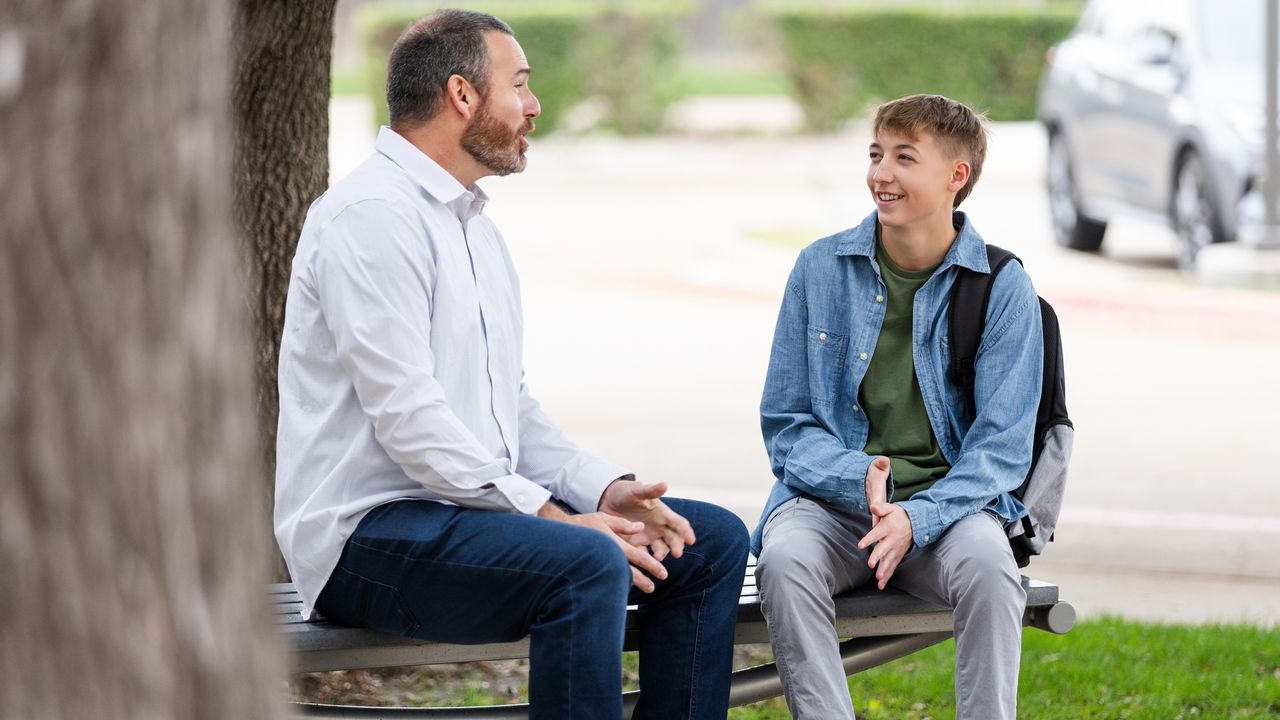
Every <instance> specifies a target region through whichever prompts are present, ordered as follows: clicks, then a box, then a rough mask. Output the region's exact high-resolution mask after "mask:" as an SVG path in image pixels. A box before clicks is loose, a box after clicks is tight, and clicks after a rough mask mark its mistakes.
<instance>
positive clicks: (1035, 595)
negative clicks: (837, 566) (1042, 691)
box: [268, 558, 1076, 720]
mask: <svg viewBox="0 0 1280 720" xmlns="http://www.w3.org/2000/svg"><path fill="white" fill-rule="evenodd" d="M754 564H755V560H754V558H753V559H752V560H751V563H750V564H749V565H748V566H747V576H746V582H745V584H744V586H743V588H742V599H741V601H740V603H739V605H738V626H737V633H736V635H735V637H734V643H735V644H737V645H747V644H754V643H767V642H769V634H768V631H767V629H766V627H765V621H764V616H763V615H762V614H761V612H760V596H759V593H758V591H757V590H756V582H755V573H754V569H755V567H754ZM1023 586H1024V587H1025V588H1026V589H1027V609H1026V612H1025V613H1024V615H1023V624H1024V625H1026V626H1028V627H1034V628H1039V629H1041V630H1045V631H1048V632H1052V633H1057V634H1062V633H1066V632H1068V631H1069V630H1071V628H1072V627H1073V626H1074V625H1075V620H1076V613H1075V609H1074V608H1072V607H1071V605H1070V604H1068V603H1066V602H1064V601H1063V600H1061V599H1059V597H1058V587H1057V586H1056V585H1051V584H1049V583H1044V582H1039V581H1036V580H1030V579H1028V578H1026V577H1024V578H1023ZM268 592H269V594H270V600H271V606H272V609H273V611H274V613H275V616H276V622H277V625H278V627H279V628H280V630H281V631H282V632H283V633H284V636H285V638H286V640H287V643H288V646H289V648H290V650H291V652H292V656H293V661H294V666H293V669H294V670H295V671H296V672H321V671H329V670H361V669H368V668H380V667H400V666H406V665H433V664H439V663H459V662H471V661H477V660H508V659H513V658H525V657H528V656H529V642H528V640H527V639H526V640H521V641H520V642H514V643H495V644H489V645H450V644H445V643H434V642H423V641H420V640H413V639H409V638H403V637H397V636H394V635H386V634H383V633H379V632H375V631H372V630H363V629H359V628H353V627H349V626H347V625H340V624H338V623H333V622H329V621H326V620H315V621H312V622H305V621H303V620H302V615H301V608H302V602H301V601H300V600H299V599H298V594H297V592H296V591H295V590H294V588H293V585H291V584H279V585H271V586H269V588H268ZM836 618H837V620H836V625H837V633H838V634H839V635H840V637H847V638H850V639H848V640H846V641H844V642H842V643H841V644H840V654H841V656H842V657H843V659H844V669H845V673H846V674H849V675H852V674H854V673H858V672H861V671H863V670H866V669H868V668H872V667H876V666H877V665H883V664H884V663H887V662H889V661H891V660H896V659H898V658H900V657H904V656H906V655H910V654H911V653H913V652H916V651H917V650H922V649H924V648H926V647H929V646H930V645H934V644H936V643H939V642H942V641H943V640H946V639H947V638H949V637H951V631H952V617H951V611H950V610H948V609H947V608H945V607H941V606H938V605H933V604H930V603H927V602H924V601H922V600H919V599H916V598H914V597H912V596H910V595H907V594H905V593H903V592H900V591H897V590H893V589H889V590H885V591H883V592H881V591H878V590H876V589H875V587H874V586H866V587H863V588H859V589H857V590H854V591H852V592H848V593H844V594H842V595H839V596H837V597H836ZM635 622H636V614H635V608H634V607H633V608H630V609H629V610H628V613H627V636H626V640H625V643H624V647H625V649H627V650H634V649H636V644H637V643H636V640H637V638H636V631H635ZM781 694H782V684H781V681H780V680H779V679H778V671H777V668H776V667H775V666H774V664H773V663H769V664H766V665H759V666H756V667H752V668H747V669H744V670H739V671H737V672H735V673H734V674H733V683H732V687H731V690H730V704H731V705H732V706H734V707H737V706H739V705H747V704H750V703H754V702H759V701H761V700H767V699H769V698H772V697H777V696H778V695H781ZM636 695H637V693H634V692H632V693H626V694H625V696H624V698H625V702H626V708H627V709H626V712H627V715H628V716H630V713H631V710H632V708H633V707H634V705H635V701H636ZM299 705H300V707H301V708H302V709H303V711H304V712H305V713H307V714H308V715H312V716H319V717H336V718H374V717H397V718H404V717H410V718H413V717H422V718H445V717H449V718H471V719H475V718H486V719H490V718H491V719H493V720H498V719H507V720H510V719H511V718H527V717H528V712H529V711H528V706H527V705H500V706H491V707H468V708H378V707H354V706H347V705H318V704H309V703H300V704H299Z"/></svg>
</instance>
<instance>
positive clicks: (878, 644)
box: [729, 632, 951, 707]
mask: <svg viewBox="0 0 1280 720" xmlns="http://www.w3.org/2000/svg"><path fill="white" fill-rule="evenodd" d="M950 637H951V633H949V632H936V633H920V634H918V635H894V636H888V637H866V638H850V639H849V640H845V641H844V642H842V643H840V658H841V660H843V661H844V673H845V675H854V674H856V673H860V672H862V671H863V670H868V669H870V668H873V667H877V666H879V665H883V664H885V663H887V662H890V661H892V660H897V659H898V658H900V657H906V656H907V655H910V654H911V653H914V652H916V651H919V650H923V649H924V648H927V647H929V646H930V645H936V644H938V643H940V642H942V641H943V640H946V639H947V638H950ZM781 694H782V680H781V679H780V678H779V677H778V667H777V665H775V664H774V663H769V664H767V665H757V666H756V667H753V668H747V669H746V670H739V671H738V672H736V673H734V674H733V685H732V686H731V688H730V689H729V706H730V707H738V706H740V705H750V704H751V703H754V702H760V701H761V700H768V699H769V698H774V697H777V696H779V695H781Z"/></svg>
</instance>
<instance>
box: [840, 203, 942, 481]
mask: <svg viewBox="0 0 1280 720" xmlns="http://www.w3.org/2000/svg"><path fill="white" fill-rule="evenodd" d="M876 261H877V262H879V263H880V276H881V278H883V279H884V284H885V288H886V293H885V294H886V295H887V296H888V297H887V298H886V307H885V314H884V326H883V327H882V328H881V329H880V338H879V340H877V341H876V350H875V355H874V356H872V358H871V365H870V366H868V367H867V374H866V377H865V378H864V379H863V381H862V387H861V389H860V390H859V392H858V395H859V402H860V403H861V404H862V408H863V410H864V411H865V412H866V413H867V421H868V423H869V424H870V430H869V432H868V435H867V444H866V447H865V448H864V451H865V452H866V453H867V454H868V455H885V456H887V457H888V458H889V463H890V465H891V466H892V468H893V484H894V488H893V497H892V498H890V499H889V500H890V502H899V501H901V500H906V499H908V498H910V497H911V496H912V495H914V494H916V493H918V492H920V491H922V490H928V489H929V488H930V487H932V486H933V484H934V483H935V482H937V481H938V480H940V479H942V477H943V476H945V475H946V474H947V472H948V471H949V470H950V469H951V465H950V463H948V462H947V459H946V458H945V457H943V456H942V451H941V450H939V449H938V439H937V438H936V437H934V435H933V426H931V425H930V424H929V416H928V414H926V413H925V409H924V397H923V396H921V394H920V383H919V381H918V380H917V379H916V365H915V361H914V359H913V357H912V343H911V327H912V326H911V311H912V306H913V305H914V302H915V297H916V291H917V290H919V289H920V286H922V285H924V284H925V281H927V280H928V279H929V276H930V275H932V274H933V271H934V270H935V269H936V268H930V269H928V270H923V271H920V272H908V271H906V270H903V269H902V268H900V267H898V266H897V265H894V264H893V261H892V260H890V259H889V254H888V253H886V252H885V250H884V245H883V244H882V243H881V242H880V228H879V227H877V228H876Z"/></svg>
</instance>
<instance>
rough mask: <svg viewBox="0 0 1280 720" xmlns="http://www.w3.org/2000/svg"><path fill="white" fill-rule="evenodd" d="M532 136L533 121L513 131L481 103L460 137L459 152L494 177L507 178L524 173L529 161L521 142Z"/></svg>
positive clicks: (487, 105) (487, 104)
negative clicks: (474, 160)
mask: <svg viewBox="0 0 1280 720" xmlns="http://www.w3.org/2000/svg"><path fill="white" fill-rule="evenodd" d="M531 132H533V120H531V119H528V118H526V119H525V121H524V124H523V125H521V126H520V127H519V128H518V129H516V130H512V129H510V128H508V127H507V126H506V125H503V124H502V122H501V121H499V120H498V119H496V118H494V117H493V115H491V114H490V113H489V103H488V101H487V100H482V101H481V105H480V110H479V111H477V112H476V115H475V117H474V118H472V120H471V124H470V125H468V126H467V129H466V131H465V132H463V134H462V149H463V150H466V151H467V153H468V154H470V155H471V157H473V158H475V159H476V161H477V162H479V163H480V164H481V165H484V166H485V167H486V168H488V169H489V171H490V172H492V173H493V174H494V175H510V174H511V173H518V172H520V171H522V170H524V166H525V165H526V164H527V163H528V162H529V159H528V158H526V157H525V156H524V152H523V151H522V150H521V149H520V145H521V144H522V143H521V142H520V138H521V136H523V135H527V134H529V133H531Z"/></svg>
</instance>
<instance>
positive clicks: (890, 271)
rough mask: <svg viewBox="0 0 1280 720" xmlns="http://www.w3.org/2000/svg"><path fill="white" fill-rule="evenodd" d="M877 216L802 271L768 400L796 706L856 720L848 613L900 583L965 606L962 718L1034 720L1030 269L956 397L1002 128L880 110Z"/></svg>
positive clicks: (873, 168)
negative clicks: (980, 216)
mask: <svg viewBox="0 0 1280 720" xmlns="http://www.w3.org/2000/svg"><path fill="white" fill-rule="evenodd" d="M872 130H873V134H874V142H872V143H871V149H870V166H869V168H868V171H867V187H868V189H869V190H870V191H871V195H872V199H873V200H874V201H875V205H876V211H875V212H874V213H872V214H871V215H870V216H869V217H868V218H867V219H866V220H864V221H863V222H862V224H860V225H859V226H857V227H855V228H852V229H849V230H845V231H844V232H841V233H838V234H836V235H833V236H831V237H828V238H826V239H823V240H819V241H817V242H816V243H814V244H813V245H810V246H809V247H808V248H806V249H805V250H804V251H802V252H801V253H800V257H799V259H798V260H797V261H796V265H795V269H794V270H793V271H792V274H791V278H790V280H789V281H788V284H787V289H786V293H785V296H784V299H783V302H782V309H781V312H780V314H779V317H778V325H777V331H776V333H775V335H774V342H773V355H772V358H771V361H770V364H769V371H768V377H767V379H766V381H765V389H764V397H763V399H762V401H761V425H762V428H763V430H764V438H765V445H766V446H767V448H768V451H769V455H770V459H771V462H772V465H773V470H774V474H775V476H776V477H777V480H778V482H777V483H776V484H775V485H774V488H773V491H772V493H771V494H770V496H769V500H768V503H767V504H766V507H765V512H764V514H763V516H762V517H761V522H760V526H759V527H758V528H757V529H756V532H755V534H754V535H753V537H752V541H753V548H754V550H755V551H756V553H757V555H758V556H759V558H760V562H759V566H758V567H757V570H756V574H757V579H758V582H759V585H760V592H761V603H762V605H763V609H764V613H765V617H766V620H767V622H768V625H769V635H770V638H771V639H772V641H773V645H774V651H775V653H776V654H777V658H778V665H779V668H780V671H781V673H780V674H781V676H782V679H783V685H784V689H785V692H786V697H787V704H788V706H789V707H790V709H791V712H792V714H793V715H794V716H795V717H797V718H815V719H816V718H821V719H822V720H833V719H836V718H849V719H852V718H853V716H854V713H853V706H852V704H851V702H850V697H849V690H848V685H847V680H846V678H845V676H844V671H843V669H842V667H841V663H840V658H839V651H838V640H837V638H836V635H835V628H834V614H835V611H834V605H833V602H832V599H831V596H832V595H834V594H837V593H840V592H843V591H845V590H848V589H850V588H853V587H857V586H859V585H861V584H863V583H866V582H875V583H876V586H877V587H878V588H880V589H882V590H883V589H884V588H885V587H887V586H888V585H890V584H892V585H894V586H896V587H898V588H901V589H902V590H904V591H906V592H908V593H911V594H912V595H915V596H917V597H920V598H923V599H926V600H930V601H932V602H936V603H939V604H943V605H946V606H949V607H952V608H954V610H955V633H956V679H955V682H956V715H957V717H959V718H962V719H970V720H999V719H1001V718H1009V719H1012V718H1014V717H1015V715H1016V712H1017V689H1018V664H1019V659H1020V655H1021V638H1022V612H1023V607H1024V605H1025V602H1026V595H1025V592H1024V590H1023V588H1022V585H1021V582H1020V578H1019V575H1018V570H1017V566H1016V563H1015V562H1014V558H1013V553H1012V552H1011V550H1010V549H1009V544H1008V540H1007V538H1006V536H1005V533H1004V530H1003V524H1004V523H1005V522H1008V521H1012V520H1014V519H1016V518H1019V517H1021V516H1022V515H1023V514H1024V513H1025V509H1024V508H1023V507H1022V505H1021V504H1020V503H1019V502H1018V501H1017V500H1015V499H1014V498H1012V497H1011V496H1010V495H1009V494H1008V493H1009V492H1010V491H1011V490H1014V489H1015V488H1017V487H1018V486H1019V485H1020V484H1021V482H1022V480H1023V478H1024V477H1025V475H1026V472H1027V469H1028V467H1029V465H1030V461H1031V449H1032V431H1033V429H1034V426H1035V415H1036V407H1037V403H1038V400H1039V397H1040V375H1041V368H1042V362H1043V350H1042V347H1043V345H1042V340H1041V333H1042V329H1041V325H1040V313H1039V305H1038V301H1037V299H1036V293H1035V290H1034V289H1033V288H1032V285H1031V282H1030V280H1029V279H1028V278H1027V276H1026V274H1025V273H1024V272H1023V270H1022V266H1021V265H1020V264H1018V263H1008V264H1007V265H1006V266H1005V268H1004V269H1003V270H1002V271H1001V272H1000V274H999V275H998V276H997V277H996V278H995V280H994V282H993V284H992V286H991V300H990V305H989V306H988V310H987V317H986V328H987V329H986V332H985V334H984V337H983V339H982V344H981V346H980V347H979V350H978V355H977V360H976V372H977V378H976V386H975V388H974V393H973V394H974V404H975V406H976V412H975V409H971V408H969V407H968V404H969V403H968V399H967V393H966V392H965V391H964V390H963V389H962V388H960V387H957V386H956V385H955V384H953V383H952V381H951V380H950V379H949V377H948V374H947V368H948V363H949V360H950V359H949V354H950V353H949V349H948V344H947V343H948V339H947V336H946V328H947V317H948V312H949V308H948V305H949V299H950V291H951V287H952V284H953V283H954V282H955V278H956V275H957V273H958V272H959V269H960V268H961V267H965V268H969V269H970V270H974V271H977V272H990V267H989V265H988V263H987V255H986V251H985V247H984V244H983V241H982V238H981V237H979V236H978V234H977V232H976V231H975V230H974V229H973V225H972V223H971V222H970V221H969V219H968V218H967V217H965V215H964V214H963V213H960V212H956V211H955V210H954V208H955V207H957V206H959V204H960V202H961V201H962V200H963V199H964V198H965V197H967V196H968V195H969V192H970V191H971V190H972V189H973V185H974V183H976V182H977V179H978V175H979V173H980V172H981V170H982V162H983V159H984V156H985V154H986V129H985V127H984V126H983V122H982V119H981V118H980V117H979V116H977V115H975V114H974V113H973V112H972V111H971V110H970V109H969V108H967V107H965V106H964V105H962V104H960V103H957V102H955V101H953V100H949V99H947V98H944V97H940V96H936V95H917V96H912V97H908V98H903V99H901V100H896V101H893V102H890V103H888V104H886V105H884V106H882V107H881V108H879V110H878V111H877V112H876V115H875V119H874V122H873V127H872Z"/></svg>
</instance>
